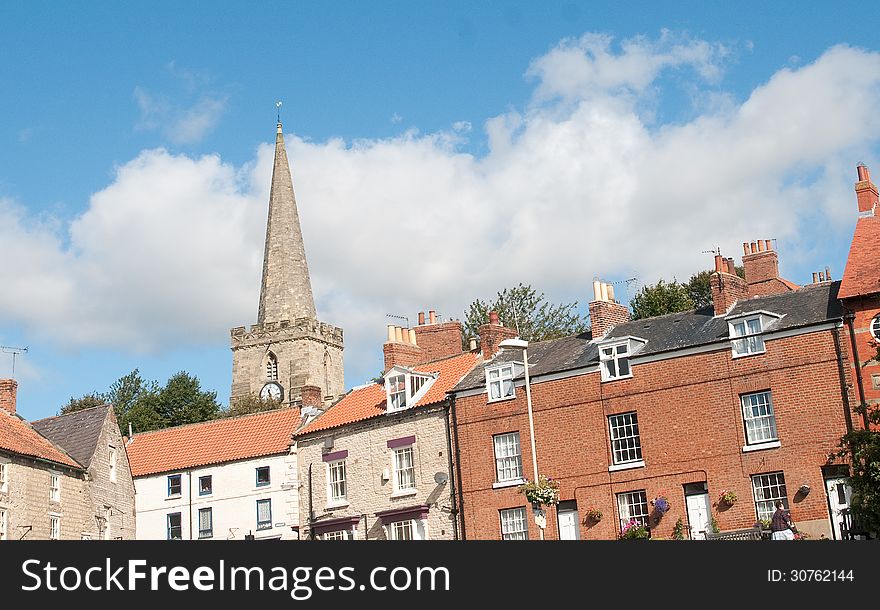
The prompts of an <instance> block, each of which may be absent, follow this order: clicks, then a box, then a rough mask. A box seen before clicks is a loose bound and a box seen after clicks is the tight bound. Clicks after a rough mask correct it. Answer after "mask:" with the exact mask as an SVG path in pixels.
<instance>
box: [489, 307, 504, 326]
mask: <svg viewBox="0 0 880 610" xmlns="http://www.w3.org/2000/svg"><path fill="white" fill-rule="evenodd" d="M489 324H494V325H496V326H500V325H501V322H500V321H499V320H498V312H497V311H490V312H489Z"/></svg>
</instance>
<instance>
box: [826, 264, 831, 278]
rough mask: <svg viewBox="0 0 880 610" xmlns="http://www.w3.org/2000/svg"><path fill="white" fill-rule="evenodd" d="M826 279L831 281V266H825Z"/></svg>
mask: <svg viewBox="0 0 880 610" xmlns="http://www.w3.org/2000/svg"><path fill="white" fill-rule="evenodd" d="M825 279H826V280H829V281H831V267H825Z"/></svg>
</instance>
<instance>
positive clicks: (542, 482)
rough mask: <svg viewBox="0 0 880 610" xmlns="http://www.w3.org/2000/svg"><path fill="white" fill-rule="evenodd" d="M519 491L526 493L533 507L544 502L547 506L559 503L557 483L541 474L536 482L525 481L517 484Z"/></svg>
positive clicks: (537, 506)
mask: <svg viewBox="0 0 880 610" xmlns="http://www.w3.org/2000/svg"><path fill="white" fill-rule="evenodd" d="M519 491H520V492H521V493H524V494H525V495H526V499H527V500H528V501H529V502H531V504H532V507H533V508H535V509H538V508H540V507H541V506H542V505H545V504H546V505H548V506H552V505H554V504H559V483H558V482H557V481H554V480H553V478H551V477H546V476H544V475H541V476H540V477H539V478H538V482H537V483H535V482H532V481H527V482H526V483H525V484H523V485H520V486H519Z"/></svg>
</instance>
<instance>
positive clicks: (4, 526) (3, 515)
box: [0, 508, 7, 540]
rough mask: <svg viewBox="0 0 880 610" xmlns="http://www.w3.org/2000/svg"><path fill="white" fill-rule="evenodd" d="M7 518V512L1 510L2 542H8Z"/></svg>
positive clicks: (0, 537) (0, 527) (0, 535)
mask: <svg viewBox="0 0 880 610" xmlns="http://www.w3.org/2000/svg"><path fill="white" fill-rule="evenodd" d="M6 523H7V517H6V510H5V509H2V508H0V540H6V527H7V525H6Z"/></svg>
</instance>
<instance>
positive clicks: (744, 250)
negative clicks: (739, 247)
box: [743, 241, 749, 254]
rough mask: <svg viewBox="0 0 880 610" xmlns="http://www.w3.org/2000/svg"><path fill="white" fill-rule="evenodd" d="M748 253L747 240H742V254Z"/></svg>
mask: <svg viewBox="0 0 880 610" xmlns="http://www.w3.org/2000/svg"><path fill="white" fill-rule="evenodd" d="M748 253H749V242H747V241H744V242H743V254H748Z"/></svg>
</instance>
